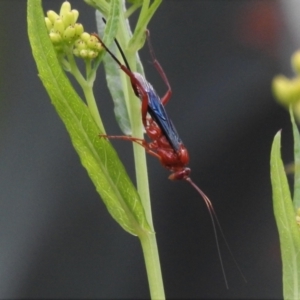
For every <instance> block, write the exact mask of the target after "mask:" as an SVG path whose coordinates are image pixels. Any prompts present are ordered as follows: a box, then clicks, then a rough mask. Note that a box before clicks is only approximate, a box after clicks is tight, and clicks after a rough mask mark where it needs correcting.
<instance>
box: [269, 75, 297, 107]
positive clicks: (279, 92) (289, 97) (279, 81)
mask: <svg viewBox="0 0 300 300" xmlns="http://www.w3.org/2000/svg"><path fill="white" fill-rule="evenodd" d="M273 92H274V94H275V96H276V98H277V100H278V101H279V102H280V103H281V104H283V105H289V104H292V103H295V102H297V101H299V100H300V78H294V79H292V80H290V79H288V78H286V77H284V76H282V75H280V76H276V77H275V78H274V79H273Z"/></svg>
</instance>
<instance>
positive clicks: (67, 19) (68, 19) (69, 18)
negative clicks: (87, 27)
mask: <svg viewBox="0 0 300 300" xmlns="http://www.w3.org/2000/svg"><path fill="white" fill-rule="evenodd" d="M61 18H62V20H63V22H64V24H65V28H67V27H68V26H70V25H74V22H73V20H74V16H73V14H72V13H71V12H70V11H69V12H67V13H65V14H64V15H62V16H61Z"/></svg>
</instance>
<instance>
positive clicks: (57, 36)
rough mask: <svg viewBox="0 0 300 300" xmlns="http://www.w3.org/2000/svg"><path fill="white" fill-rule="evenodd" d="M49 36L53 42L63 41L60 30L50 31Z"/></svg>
mask: <svg viewBox="0 0 300 300" xmlns="http://www.w3.org/2000/svg"><path fill="white" fill-rule="evenodd" d="M49 37H50V40H51V42H52V43H53V44H59V43H61V42H62V37H61V35H60V34H59V33H58V32H50V33H49Z"/></svg>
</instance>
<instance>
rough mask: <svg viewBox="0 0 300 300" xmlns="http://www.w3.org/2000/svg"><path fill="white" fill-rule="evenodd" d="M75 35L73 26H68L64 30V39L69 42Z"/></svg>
mask: <svg viewBox="0 0 300 300" xmlns="http://www.w3.org/2000/svg"><path fill="white" fill-rule="evenodd" d="M74 37H75V28H74V26H68V27H67V28H66V30H65V32H64V40H65V41H67V42H70V41H72V40H73V39H74Z"/></svg>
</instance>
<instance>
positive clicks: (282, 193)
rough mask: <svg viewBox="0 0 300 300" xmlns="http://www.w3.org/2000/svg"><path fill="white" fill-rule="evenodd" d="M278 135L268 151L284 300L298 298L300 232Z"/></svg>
mask: <svg viewBox="0 0 300 300" xmlns="http://www.w3.org/2000/svg"><path fill="white" fill-rule="evenodd" d="M280 140H281V133H280V132H278V133H277V134H276V135H275V138H274V141H273V145H272V150H271V183H272V191H273V208H274V214H275V219H276V223H277V228H278V232H279V239H280V248H281V258H282V267H283V294H284V299H299V298H300V232H299V228H298V226H297V223H296V214H295V211H294V207H293V203H292V198H291V193H290V190H289V185H288V181H287V178H286V174H285V170H284V165H283V162H282V159H281V153H280Z"/></svg>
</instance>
